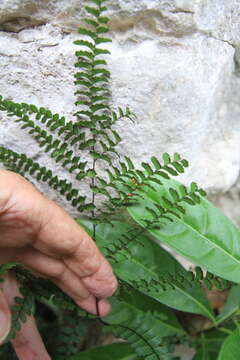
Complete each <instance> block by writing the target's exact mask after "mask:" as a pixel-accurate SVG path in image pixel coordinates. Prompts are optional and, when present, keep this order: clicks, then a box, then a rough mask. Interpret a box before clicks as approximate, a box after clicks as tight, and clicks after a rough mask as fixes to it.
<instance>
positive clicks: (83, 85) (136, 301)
mask: <svg viewBox="0 0 240 360" xmlns="http://www.w3.org/2000/svg"><path fill="white" fill-rule="evenodd" d="M106 1H107V0H92V2H91V3H90V4H88V5H87V6H85V10H86V12H87V14H88V17H86V18H84V19H83V22H84V23H85V26H82V27H80V28H79V31H78V32H79V34H80V35H81V38H80V39H79V40H76V41H75V45H76V46H78V50H76V59H77V60H76V63H75V74H74V83H75V85H76V92H75V95H76V102H75V106H76V109H75V110H74V116H75V121H68V120H66V119H65V117H64V116H62V115H60V114H57V113H53V112H52V111H51V110H49V109H45V108H43V107H40V108H38V107H36V106H35V105H32V104H26V103H15V102H13V101H9V100H7V99H4V98H3V97H2V96H0V111H1V112H3V113H5V114H7V115H8V116H10V117H13V119H14V121H16V122H18V123H19V124H20V125H21V128H22V129H23V130H25V131H27V132H28V133H29V134H30V135H31V136H32V137H33V139H34V140H35V141H36V142H37V143H38V145H39V147H40V148H41V150H42V151H43V152H45V153H47V154H49V156H50V157H51V158H52V159H53V160H54V161H55V162H56V163H57V164H58V165H59V166H61V167H62V168H63V169H65V171H66V172H67V173H69V174H70V176H72V179H73V180H72V181H75V183H76V182H78V184H79V186H76V185H73V183H72V182H71V181H67V180H66V179H60V178H59V177H58V176H57V175H56V174H55V173H54V172H53V171H52V170H51V169H48V168H46V167H45V166H43V165H41V164H40V163H38V162H37V161H34V160H33V159H32V158H31V157H28V156H26V154H20V153H17V152H16V151H14V149H8V148H6V147H4V146H0V163H2V164H3V166H4V167H6V168H7V169H10V170H12V171H15V172H17V173H20V174H21V175H23V176H25V177H27V178H29V179H30V180H31V179H33V178H34V179H36V180H37V181H38V182H39V183H40V182H43V183H47V184H48V185H49V187H51V188H53V189H54V190H55V191H57V192H59V193H60V194H61V195H62V196H63V197H64V198H65V199H66V200H67V201H68V202H70V204H71V205H72V206H73V207H74V208H75V209H77V210H78V211H79V212H80V213H81V218H79V219H77V222H78V223H79V224H81V225H82V226H83V227H84V228H85V229H86V231H88V233H89V234H90V235H91V236H92V237H93V239H94V240H95V241H96V242H97V245H98V246H99V248H100V249H101V251H102V252H103V253H104V255H105V256H106V257H107V259H108V260H109V262H110V263H111V265H112V267H113V270H114V272H115V274H116V276H117V278H118V281H119V291H118V292H117V293H116V294H115V295H114V296H113V297H112V299H111V303H112V312H111V314H110V315H108V316H107V317H106V318H105V319H104V320H102V319H100V321H101V325H102V328H104V329H105V330H106V331H110V330H111V331H112V333H113V334H114V335H115V336H116V337H119V338H121V339H124V340H126V341H127V342H128V344H129V345H130V346H129V345H128V344H126V343H124V344H123V343H116V344H113V345H109V346H104V347H97V348H95V349H94V348H93V349H89V347H91V346H92V345H98V342H96V343H94V344H90V345H89V344H88V342H87V338H88V335H87V334H88V333H89V331H90V329H91V325H92V324H93V322H94V324H95V325H96V321H98V320H96V319H95V318H96V317H94V316H89V315H87V314H86V313H85V312H84V311H82V310H80V309H79V308H78V307H77V306H76V305H75V303H74V302H73V301H72V300H71V299H70V298H69V297H68V296H67V295H66V294H64V293H63V292H62V291H61V290H59V289H58V288H57V287H56V286H55V285H53V284H52V283H51V282H50V281H47V280H44V279H41V278H36V277H35V276H34V275H33V274H31V272H30V271H28V270H26V269H24V268H23V267H22V266H21V265H18V264H14V263H11V264H4V265H1V266H0V281H2V280H3V278H4V274H5V272H6V271H8V270H9V269H12V268H14V270H15V272H16V274H17V277H18V280H19V281H20V283H21V286H22V287H21V295H22V296H21V297H17V298H16V299H15V305H14V306H13V308H12V310H13V324H12V330H11V333H10V335H9V339H11V338H13V337H14V336H15V335H16V332H17V331H18V330H19V329H20V327H21V324H22V323H24V322H25V321H26V319H27V316H29V315H30V314H33V313H34V314H35V316H36V317H37V319H38V323H39V327H40V329H41V330H42V333H43V335H44V333H45V332H46V331H51V332H52V333H53V334H54V336H53V338H52V339H51V344H50V343H48V341H47V340H48V339H46V341H47V345H48V349H49V352H50V353H51V355H52V357H53V358H54V359H55V358H56V359H59V360H60V359H70V360H77V359H90V360H94V359H96V358H98V359H104V360H107V359H110V358H111V359H116V360H118V359H119V360H140V359H146V360H158V359H161V360H167V359H174V356H173V351H174V347H175V345H176V344H179V343H184V342H186V341H187V343H188V344H190V345H191V346H194V347H195V348H196V350H197V352H196V355H195V360H199V359H205V360H215V359H218V360H222V359H224V360H227V359H229V360H231V359H236V358H238V357H239V354H238V353H239V346H238V342H239V325H238V321H239V318H238V316H239V313H240V303H239V295H240V294H239V287H238V286H237V285H235V284H233V283H239V280H238V279H239V278H240V277H239V276H240V262H239V246H238V242H239V235H240V233H239V230H238V229H237V228H236V227H235V226H234V225H233V224H232V223H231V222H230V221H229V220H228V219H227V218H226V217H225V216H224V215H223V214H221V213H220V212H219V211H218V210H217V209H216V208H215V207H214V206H213V205H212V204H210V203H209V202H208V201H207V200H206V199H204V197H205V195H206V193H205V191H204V190H203V189H201V188H199V186H198V185H197V184H196V183H192V184H190V186H189V187H186V186H185V185H183V184H180V183H178V182H177V181H175V180H173V179H172V177H176V176H178V175H181V174H183V173H184V171H185V169H186V168H187V167H188V161H187V160H186V159H183V158H182V157H181V156H180V155H179V154H178V153H175V154H173V156H171V155H170V154H168V153H164V154H163V155H162V159H159V158H157V157H156V156H152V157H151V158H150V161H148V162H142V164H141V166H136V165H135V164H134V162H133V161H132V160H131V159H130V158H129V157H128V156H125V157H123V158H121V157H120V155H119V151H118V149H119V144H120V142H121V140H122V139H121V136H120V134H119V133H118V131H117V124H118V122H119V121H132V122H134V120H135V115H134V113H133V112H132V111H131V110H130V109H129V107H128V106H126V108H121V107H117V108H113V107H112V105H111V91H110V88H109V79H110V75H111V74H110V72H109V70H108V69H107V55H108V54H110V51H109V50H108V48H107V46H108V43H110V42H111V39H110V38H108V37H107V35H106V34H107V32H108V21H109V19H108V17H107V16H105V11H106V10H107V9H106V7H105V2H106ZM89 2H90V1H89ZM85 159H88V160H87V161H86V160H85ZM96 165H97V166H96ZM99 168H101V169H102V172H101V174H102V173H103V172H104V175H100V174H99ZM69 174H68V175H69ZM86 186H88V188H89V195H90V196H89V199H90V200H89V199H87V197H86V196H85V195H83V194H82V188H84V189H85V188H86ZM99 204H100V205H99ZM125 209H127V210H128V214H129V215H130V217H131V219H129V218H128V220H127V221H124V222H123V221H122V222H121V221H119V217H120V216H121V215H122V212H123V211H124V210H125ZM116 220H117V221H116ZM153 239H154V241H153ZM162 243H164V244H165V245H167V246H169V247H170V248H172V249H173V250H174V251H176V252H177V253H179V254H181V255H183V256H184V257H185V258H187V259H189V260H190V261H191V262H192V263H194V264H196V265H197V267H196V268H195V269H192V270H189V271H187V270H186V269H184V268H183V266H182V265H181V264H180V263H179V262H178V261H177V260H176V259H175V258H174V257H173V256H172V255H171V254H170V253H169V252H168V251H166V250H165V249H164V248H163V247H162V246H161V245H162ZM202 268H203V270H202ZM206 270H207V271H206ZM206 288H207V289H208V290H212V289H214V290H216V289H217V290H218V291H222V290H225V291H229V290H230V291H229V297H228V300H227V302H226V304H225V306H224V308H223V310H222V312H220V313H219V314H215V312H214V310H215V309H212V308H211V305H210V304H209V301H208V299H207V297H206V295H205V293H204V291H205V290H206ZM35 304H37V305H35ZM46 309H47V312H48V313H51V314H52V315H53V318H54V320H52V322H51V321H48V320H46V319H45V318H44V315H43V311H46ZM179 312H180V313H182V312H185V313H191V314H197V315H198V316H201V317H202V318H205V319H207V324H208V325H207V330H208V331H207V332H204V330H205V328H206V327H202V328H200V329H199V330H198V332H197V334H194V335H193V334H192V332H191V329H190V328H189V327H188V326H187V325H186V324H185V322H184V321H182V320H181V317H180V316H179ZM229 323H230V324H229ZM232 323H234V327H233V326H232ZM98 326H99V327H100V323H99V322H98ZM100 328H101V327H100ZM200 333H201V336H199V334H200ZM219 339H220V340H221V342H223V345H222V346H221V343H220V342H219ZM4 349H5V350H4V351H2V350H0V356H1V359H3V360H9V359H14V355H13V354H12V355H11V354H10V350H9V344H6V345H5V346H4Z"/></svg>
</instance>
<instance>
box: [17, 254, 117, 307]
mask: <svg viewBox="0 0 240 360" xmlns="http://www.w3.org/2000/svg"><path fill="white" fill-rule="evenodd" d="M17 258H18V260H20V261H21V263H22V264H24V265H25V266H26V267H27V268H28V269H30V270H32V271H34V273H36V274H37V275H40V276H43V277H45V278H48V279H50V280H52V281H53V282H54V283H55V284H56V285H57V286H58V287H59V288H60V289H61V290H63V291H64V292H65V293H66V294H68V295H69V296H70V297H71V298H72V299H73V300H74V301H75V303H76V304H77V305H78V306H80V307H81V308H82V309H84V310H86V311H89V312H91V313H92V314H96V313H97V312H96V298H95V297H94V296H93V295H90V293H89V291H88V290H87V288H86V287H85V286H84V285H83V283H82V281H81V279H80V278H79V277H77V276H76V274H74V273H73V272H72V271H71V270H70V269H69V268H67V267H66V265H65V264H64V263H63V262H62V261H60V260H57V259H53V258H51V257H49V256H47V255H44V254H41V253H40V252H38V251H36V250H35V249H32V248H28V249H25V250H24V251H22V253H21V254H18V256H17ZM109 309H110V308H109V304H108V302H107V301H105V306H104V309H103V312H104V313H106V312H107V311H109Z"/></svg>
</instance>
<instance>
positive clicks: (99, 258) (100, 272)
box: [34, 202, 117, 298]
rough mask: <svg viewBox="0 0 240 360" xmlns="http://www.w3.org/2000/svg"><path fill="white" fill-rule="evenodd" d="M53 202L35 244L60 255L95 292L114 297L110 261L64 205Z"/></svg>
mask: <svg viewBox="0 0 240 360" xmlns="http://www.w3.org/2000/svg"><path fill="white" fill-rule="evenodd" d="M50 203H51V205H49V206H48V216H49V217H48V220H46V221H45V222H44V225H43V226H42V228H41V231H40V232H39V234H38V240H37V241H36V242H35V244H34V247H36V248H37V249H38V250H40V251H41V252H43V253H46V254H48V255H50V256H56V254H57V255H59V256H61V257H62V258H63V261H64V262H65V264H66V265H67V266H68V267H69V268H70V269H71V270H72V271H73V272H74V273H75V274H76V275H77V276H79V277H80V278H86V279H85V280H84V284H85V286H86V287H87V288H88V290H89V291H90V292H91V293H92V294H93V295H95V296H98V297H101V298H104V297H108V296H111V295H112V294H113V293H114V292H115V290H116V288H117V281H116V278H115V276H114V274H113V272H112V269H111V266H110V264H109V263H108V262H107V260H106V259H105V258H104V257H103V255H102V254H101V253H100V251H99V250H98V248H97V246H96V244H95V243H94V241H93V240H92V239H91V237H90V236H89V235H88V234H87V233H86V232H85V231H84V230H83V229H82V228H81V227H80V226H79V225H78V224H77V223H76V222H75V221H74V220H73V219H72V218H71V217H68V215H67V214H66V213H65V212H64V211H63V210H62V209H61V208H59V207H58V206H56V204H54V203H52V202H50ZM52 206H53V207H52ZM50 213H51V215H50ZM56 224H58V227H57V232H56Z"/></svg>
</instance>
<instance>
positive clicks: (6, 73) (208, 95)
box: [0, 0, 240, 194]
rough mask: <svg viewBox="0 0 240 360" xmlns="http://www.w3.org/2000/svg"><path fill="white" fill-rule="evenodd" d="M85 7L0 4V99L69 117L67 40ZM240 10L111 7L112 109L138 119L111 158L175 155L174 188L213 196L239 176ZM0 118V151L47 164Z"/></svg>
mask: <svg viewBox="0 0 240 360" xmlns="http://www.w3.org/2000/svg"><path fill="white" fill-rule="evenodd" d="M85 3H86V1H84V2H79V1H78V0H72V1H68V0H58V1H56V0H47V1H46V0H39V1H33V0H21V1H20V0H8V1H7V0H2V1H1V3H0V26H1V29H2V32H1V33H0V66H1V69H2V76H1V78H0V93H1V94H2V95H4V97H7V98H9V99H13V100H15V101H18V102H21V101H24V102H30V103H34V104H36V105H39V106H45V107H49V108H51V109H52V110H53V111H56V112H60V113H63V114H66V115H67V117H68V118H69V119H72V118H73V116H72V114H73V111H74V107H73V104H74V101H75V97H74V95H73V92H74V90H75V88H74V86H73V74H74V67H73V64H74V52H75V50H76V46H74V45H73V44H72V41H73V40H74V39H76V38H77V34H76V28H77V26H78V25H79V23H80V22H81V17H82V16H83V14H84V9H83V4H85ZM239 7H240V5H239V2H238V1H234V0H223V1H221V2H219V1H218V0H199V1H195V2H193V1H190V0H174V1H170V0H168V1H167V0H142V1H139V0H131V1H129V0H128V1H127V0H111V1H110V2H109V11H108V16H109V17H110V27H111V31H112V32H111V36H112V38H113V43H112V44H111V45H110V46H109V49H110V50H111V52H112V55H111V56H110V57H109V58H108V60H109V66H110V69H111V71H112V91H113V105H115V106H118V105H121V106H125V105H129V106H130V107H131V108H132V110H133V111H134V112H135V113H136V114H137V116H138V120H137V122H136V123H135V124H131V123H127V122H122V123H120V124H119V127H118V129H119V131H120V132H121V134H122V136H123V138H124V141H123V143H122V145H121V147H120V148H119V151H120V152H121V153H122V154H124V153H126V154H128V155H131V157H133V159H134V160H135V161H136V162H137V163H140V162H141V161H143V160H147V159H149V158H150V156H152V155H157V156H161V154H162V153H163V152H164V151H168V152H170V153H172V152H174V151H178V152H179V153H181V154H183V155H185V156H186V157H187V158H188V159H189V160H190V163H191V168H190V169H189V171H188V172H187V174H186V176H185V177H183V178H182V181H185V182H190V181H192V180H197V181H198V182H200V184H201V185H203V186H205V187H206V188H207V189H208V190H210V192H211V193H215V194H220V193H222V192H226V191H228V189H230V188H231V187H232V186H233V184H235V182H236V181H237V179H238V176H239V167H240V159H239V151H236V149H238V143H239V127H240V126H239V121H238V117H239V111H240V106H239V100H238V98H237V93H238V92H239V86H240V84H239V81H238V80H237V79H238V77H237V76H236V75H237V73H238V63H239V60H238V59H239V55H238V51H236V52H235V47H236V48H237V49H238V44H239V23H240V21H239V11H238V10H239ZM233 98H234V100H233ZM1 118H2V120H1V125H0V128H1V132H0V143H1V144H4V145H6V146H9V147H12V148H14V149H15V150H18V151H26V152H27V153H28V154H32V155H33V156H35V157H37V158H38V159H39V161H44V162H45V163H46V164H47V165H49V166H50V165H51V166H53V167H54V166H55V165H54V163H52V161H50V160H49V159H48V158H47V157H46V155H45V154H42V152H41V151H39V149H38V147H37V146H36V144H35V143H34V141H33V140H32V139H31V138H30V136H28V135H26V132H24V131H22V130H19V127H18V126H17V125H16V124H15V123H14V122H13V121H12V119H7V118H6V116H5V115H4V114H1ZM58 168H59V166H58V167H57V169H58ZM226 169H227V170H226Z"/></svg>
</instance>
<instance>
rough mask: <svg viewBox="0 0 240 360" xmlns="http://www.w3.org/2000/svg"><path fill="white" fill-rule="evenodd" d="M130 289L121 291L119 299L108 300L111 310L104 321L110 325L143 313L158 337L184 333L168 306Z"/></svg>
mask: <svg viewBox="0 0 240 360" xmlns="http://www.w3.org/2000/svg"><path fill="white" fill-rule="evenodd" d="M130 291H131V292H126V291H121V295H120V300H118V299H116V298H112V299H111V300H110V301H111V305H112V311H111V313H110V314H109V315H108V316H107V317H105V318H104V321H105V322H107V323H109V324H111V325H117V324H123V323H129V322H130V321H131V320H133V319H134V318H136V317H137V316H138V315H140V316H144V315H145V316H148V317H149V319H150V320H151V323H152V324H154V326H155V328H156V329H157V332H158V334H159V336H160V337H165V336H172V335H175V334H183V333H184V330H183V329H182V328H181V325H180V324H179V323H178V321H177V319H176V317H175V315H174V314H173V312H172V311H171V310H170V309H169V308H167V307H166V306H165V305H162V304H160V303H158V302H157V301H155V300H154V299H151V298H150V297H148V296H146V295H144V294H141V293H140V292H138V291H136V290H134V289H131V290H130Z"/></svg>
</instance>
